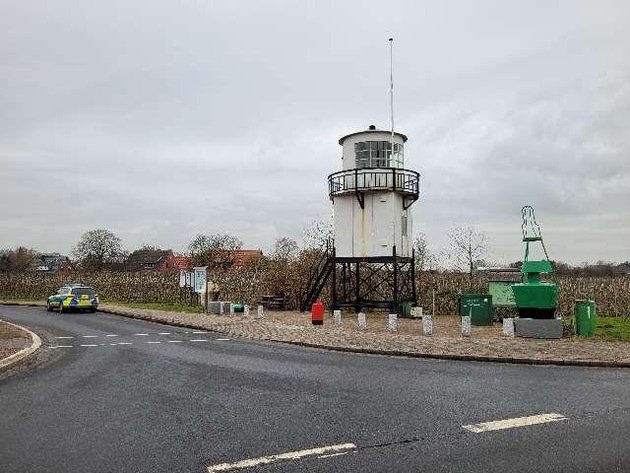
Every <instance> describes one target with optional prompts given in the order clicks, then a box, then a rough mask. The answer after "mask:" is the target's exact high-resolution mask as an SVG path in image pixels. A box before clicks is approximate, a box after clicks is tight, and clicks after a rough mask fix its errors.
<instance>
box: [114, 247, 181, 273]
mask: <svg viewBox="0 0 630 473" xmlns="http://www.w3.org/2000/svg"><path fill="white" fill-rule="evenodd" d="M125 270H126V271H161V272H170V271H172V272H177V271H179V268H178V267H177V264H176V256H175V255H174V254H173V251H172V250H136V251H134V252H133V253H131V254H130V255H129V256H128V257H127V261H126V262H125Z"/></svg>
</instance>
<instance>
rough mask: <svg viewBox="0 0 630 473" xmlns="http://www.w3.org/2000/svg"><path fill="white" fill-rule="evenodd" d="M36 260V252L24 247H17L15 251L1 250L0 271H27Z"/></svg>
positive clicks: (37, 255) (37, 254)
mask: <svg viewBox="0 0 630 473" xmlns="http://www.w3.org/2000/svg"><path fill="white" fill-rule="evenodd" d="M38 258H39V253H38V252H37V251H35V250H34V249H32V248H26V247H24V246H19V247H18V248H17V249H15V250H2V251H0V271H17V272H23V271H27V270H29V269H31V267H32V266H33V263H34V262H35V261H36V260H37V259H38Z"/></svg>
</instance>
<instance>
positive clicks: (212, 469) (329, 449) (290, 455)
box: [208, 443, 357, 473]
mask: <svg viewBox="0 0 630 473" xmlns="http://www.w3.org/2000/svg"><path fill="white" fill-rule="evenodd" d="M355 448H357V446H356V445H355V444H353V443H343V444H339V445H329V446H326V447H317V448H309V449H307V450H299V451H297V452H287V453H280V454H278V455H269V456H266V457H259V458H250V459H248V460H241V461H237V462H234V463H219V464H217V465H212V466H209V467H208V473H217V472H219V471H230V470H242V469H244V468H253V467H255V466H258V465H268V464H269V463H275V462H279V461H285V460H287V461H290V460H299V459H300V458H304V457H310V456H315V455H326V454H331V453H347V451H348V450H354V449H355Z"/></svg>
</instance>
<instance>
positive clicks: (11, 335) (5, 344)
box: [0, 321, 31, 360]
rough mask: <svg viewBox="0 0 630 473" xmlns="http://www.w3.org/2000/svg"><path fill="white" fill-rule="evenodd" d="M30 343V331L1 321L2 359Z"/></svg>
mask: <svg viewBox="0 0 630 473" xmlns="http://www.w3.org/2000/svg"><path fill="white" fill-rule="evenodd" d="M30 343H31V337H30V336H29V334H28V333H26V332H24V331H22V330H20V329H18V328H17V327H14V326H13V325H9V324H7V323H5V322H2V321H0V360H2V359H4V358H6V357H8V356H11V355H13V354H14V353H17V352H18V351H20V350H22V349H23V348H26V347H28V346H29V345H30Z"/></svg>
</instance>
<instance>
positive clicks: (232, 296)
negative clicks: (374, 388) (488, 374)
mask: <svg viewBox="0 0 630 473" xmlns="http://www.w3.org/2000/svg"><path fill="white" fill-rule="evenodd" d="M314 257H315V255H309V254H302V255H301V257H300V258H299V259H297V260H292V261H280V260H271V259H263V260H261V261H259V262H257V264H256V265H252V266H250V267H247V268H243V269H241V270H238V271H229V272H223V273H219V274H214V275H213V276H212V279H213V281H214V282H216V283H217V284H218V285H219V288H220V292H219V297H220V298H221V299H223V300H231V301H235V302H242V303H248V304H256V303H257V302H258V300H260V298H261V296H263V295H277V296H282V297H284V299H285V306H286V308H287V309H293V310H295V309H297V308H299V306H300V303H301V301H302V297H303V296H304V293H305V289H306V284H307V281H308V278H309V268H310V265H311V262H312V260H313V258H314ZM69 282H73V283H83V284H87V285H90V286H92V287H94V288H95V289H96V290H97V292H98V294H99V296H100V298H101V300H102V301H104V302H105V301H120V302H157V303H172V302H183V301H186V300H190V298H189V296H188V294H187V293H186V292H185V291H183V290H181V289H180V288H179V275H178V274H167V273H157V272H141V273H126V272H102V273H74V274H39V273H22V274H16V273H0V299H29V300H42V299H45V298H46V297H47V296H48V295H50V294H52V293H53V292H54V291H55V290H56V289H57V288H58V287H60V286H62V285H63V284H65V283H69ZM557 282H558V286H559V292H560V296H559V301H558V309H559V312H560V313H561V314H562V315H570V314H573V311H574V307H575V300H576V299H592V300H594V301H595V302H596V304H597V312H598V313H599V314H600V315H605V316H609V317H628V316H629V315H630V277H623V276H619V277H572V276H560V277H558V280H557ZM487 288H488V281H487V279H485V278H483V277H474V278H472V279H470V278H469V276H468V275H467V274H461V273H439V274H428V273H422V274H419V275H418V294H419V303H420V305H421V306H423V307H424V308H425V310H427V311H431V310H432V301H433V297H435V313H436V314H455V313H457V310H458V309H457V305H458V299H459V295H460V294H463V293H470V292H472V293H486V292H487ZM322 298H323V300H324V301H325V302H326V303H327V306H330V288H329V287H327V288H325V289H324V293H323V294H322Z"/></svg>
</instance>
